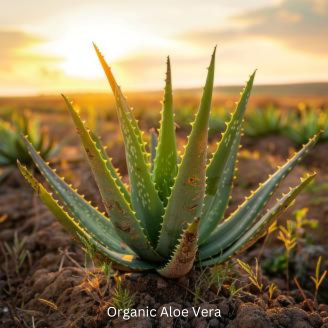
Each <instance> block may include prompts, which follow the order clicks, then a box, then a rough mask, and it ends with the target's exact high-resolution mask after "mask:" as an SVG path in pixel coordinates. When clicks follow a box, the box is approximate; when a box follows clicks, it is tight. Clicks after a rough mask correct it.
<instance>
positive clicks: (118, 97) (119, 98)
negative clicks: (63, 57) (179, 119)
mask: <svg viewBox="0 0 328 328" xmlns="http://www.w3.org/2000/svg"><path fill="white" fill-rule="evenodd" d="M93 46H94V48H95V50H96V54H97V57H98V59H99V62H100V64H101V66H102V68H103V70H104V72H105V74H106V77H107V80H108V83H109V85H110V87H111V89H112V92H113V94H114V97H115V101H116V105H117V108H118V109H119V110H123V111H124V112H125V113H126V116H127V117H128V119H129V122H130V124H131V126H132V129H133V131H134V134H135V136H136V138H137V139H138V142H139V144H140V145H141V147H142V151H143V155H144V157H145V162H146V163H147V162H148V158H149V154H148V153H147V152H146V144H145V142H144V141H143V137H142V132H141V130H140V129H139V126H138V122H137V120H136V119H135V117H134V115H133V113H132V110H131V108H130V106H129V104H128V102H127V100H126V98H125V97H124V95H123V93H122V90H121V88H120V87H119V85H118V84H117V82H116V80H115V77H114V75H113V73H112V70H111V68H110V67H109V66H108V64H107V63H106V61H105V58H104V56H103V55H102V54H101V52H100V51H99V49H98V47H97V46H96V45H95V44H93Z"/></svg>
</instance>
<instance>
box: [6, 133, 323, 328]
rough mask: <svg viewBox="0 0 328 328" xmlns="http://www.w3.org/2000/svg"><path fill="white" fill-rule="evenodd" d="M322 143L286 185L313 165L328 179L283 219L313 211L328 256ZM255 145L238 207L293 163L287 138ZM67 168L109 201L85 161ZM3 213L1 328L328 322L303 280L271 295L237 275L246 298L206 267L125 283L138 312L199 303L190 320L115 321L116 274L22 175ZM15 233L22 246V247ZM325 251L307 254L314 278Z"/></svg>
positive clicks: (237, 194) (254, 251) (238, 186)
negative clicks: (92, 255)
mask: <svg viewBox="0 0 328 328" xmlns="http://www.w3.org/2000/svg"><path fill="white" fill-rule="evenodd" d="M270 145H271V146H270ZM319 146H320V147H322V148H318V149H317V151H316V152H312V154H310V158H313V160H308V161H307V162H306V164H307V165H306V166H299V167H298V168H297V169H296V170H294V171H293V173H292V174H291V175H290V176H289V177H288V178H287V179H286V180H285V181H284V183H283V185H282V188H281V190H286V187H287V186H289V185H295V184H296V183H298V181H299V177H300V176H302V174H303V173H304V172H305V171H307V170H312V169H314V168H315V169H316V170H317V173H318V179H317V181H318V182H317V183H316V184H315V186H314V187H312V188H311V189H309V190H306V191H305V192H304V193H303V194H302V195H300V197H299V199H298V201H297V202H296V204H295V205H294V207H293V209H292V210H288V211H287V213H286V214H284V215H283V217H282V219H281V220H283V219H285V218H288V217H291V213H292V211H293V210H294V209H295V208H303V207H309V214H308V215H309V217H311V218H316V219H317V220H318V221H319V222H320V229H316V230H314V231H311V233H313V238H314V240H315V244H316V245H318V246H320V247H321V251H322V254H323V255H325V258H327V254H328V252H327V247H328V242H327V237H326V231H327V229H328V215H327V214H328V205H327V204H328V193H327V190H326V189H325V188H326V187H325V186H326V185H327V183H328V177H327V169H326V167H327V164H328V160H327V157H325V156H322V153H323V152H324V150H325V149H326V148H325V147H327V144H322V145H319ZM117 147H119V146H117ZM245 147H246V148H245V150H244V151H242V152H241V155H240V157H239V164H238V167H239V172H238V180H237V181H236V183H235V191H234V193H233V199H232V201H231V208H230V210H229V211H231V210H232V209H233V208H235V207H236V205H237V204H238V203H240V202H241V201H242V200H243V199H244V197H245V196H247V194H248V193H249V191H250V189H254V188H256V187H257V184H258V183H259V182H261V181H263V180H264V179H265V178H266V177H267V175H268V174H270V173H271V172H272V171H273V170H274V168H275V166H276V165H278V164H281V163H283V159H286V157H287V156H288V154H289V153H290V148H291V147H290V145H288V144H287V143H285V142H284V141H282V140H281V139H280V138H276V139H275V138H270V139H269V140H268V139H267V140H261V141H260V142H259V143H254V144H252V143H251V142H248V143H246V146H245ZM115 149H116V148H115ZM115 149H114V151H115V152H117V153H119V152H120V151H119V148H118V149H117V150H115ZM319 149H320V150H319ZM279 150H280V151H279ZM319 153H320V154H319ZM78 154H79V153H78ZM311 156H312V157H311ZM123 161H124V158H122V156H121V157H118V160H117V161H116V165H118V166H119V167H120V168H121V170H122V171H123V172H125V171H124V170H125V164H124V162H123ZM57 166H58V170H59V172H60V173H63V174H65V176H66V177H67V178H68V179H69V180H71V181H73V182H74V185H76V186H77V187H78V189H79V191H80V192H81V193H84V194H86V195H87V197H88V198H89V199H91V200H92V201H93V202H94V203H98V204H99V202H100V199H99V195H98V193H97V191H96V187H95V185H94V184H93V183H90V180H91V179H90V177H91V176H90V171H89V170H88V169H87V168H86V167H85V165H84V164H81V163H80V162H79V161H77V162H74V163H72V162H71V160H70V159H68V160H65V161H64V162H61V163H58V164H57ZM0 209H1V213H0V214H1V215H2V214H5V215H6V216H5V217H2V219H1V223H0V241H1V242H0V244H1V248H0V269H1V271H0V327H4V328H9V327H10V328H11V327H88V328H91V327H198V328H200V327H204V328H205V327H213V328H214V327H230V328H231V327H243V328H244V327H246V328H247V327H252V328H254V327H318V328H319V327H322V328H324V327H328V306H327V305H324V304H320V305H319V304H317V303H316V302H314V301H313V295H312V294H311V292H309V291H307V290H306V289H304V291H303V293H305V296H306V300H304V297H303V296H302V294H301V292H300V291H299V290H298V289H297V288H296V286H295V285H294V284H293V283H291V292H288V291H287V287H286V283H285V282H284V280H283V278H284V277H283V276H282V277H270V278H269V279H268V278H266V277H264V278H263V283H264V285H265V288H266V287H267V286H268V284H269V283H270V282H271V281H275V282H276V284H277V285H278V287H279V289H278V291H277V292H275V293H274V296H273V298H272V299H271V300H269V298H268V294H267V292H266V291H265V292H263V293H258V292H257V291H256V290H255V289H254V288H253V287H250V286H248V282H247V278H246V277H245V276H244V275H242V274H241V273H240V272H239V271H238V270H237V273H235V274H237V276H238V277H239V278H238V286H244V289H243V291H242V292H240V293H239V294H237V295H232V294H231V288H230V286H231V280H229V279H228V280H227V281H226V282H225V284H224V286H222V287H221V288H220V289H219V290H218V288H217V285H216V284H209V283H208V282H207V278H205V279H204V278H203V276H202V272H201V271H193V272H191V273H190V274H189V275H188V276H187V277H185V278H183V279H181V280H179V281H174V280H164V279H163V278H160V277H159V276H157V275H156V274H154V273H147V274H141V273H133V274H128V275H123V274H122V277H123V278H124V279H123V280H124V282H123V284H124V286H125V288H126V289H127V290H129V291H130V293H131V294H132V295H133V302H134V306H133V307H134V308H145V307H147V306H148V307H149V308H155V309H157V310H158V311H157V312H160V311H161V309H162V308H163V307H169V306H171V307H172V308H178V309H184V308H186V309H189V312H190V313H189V312H188V313H189V314H188V317H187V318H182V317H180V318H176V319H172V318H165V317H162V318H159V317H157V318H139V319H138V320H135V319H131V320H129V321H125V320H122V319H120V318H114V319H110V318H109V317H108V316H107V314H106V311H107V308H108V307H109V306H111V302H112V295H113V290H114V288H115V281H116V280H115V279H114V277H113V276H112V277H111V278H108V277H106V276H105V275H104V273H103V272H102V271H101V270H100V269H99V268H97V267H93V266H92V265H90V264H89V265H88V266H87V268H86V267H85V265H84V264H85V255H84V252H83V250H82V249H81V246H80V245H78V244H77V243H76V242H75V241H74V240H72V238H71V237H70V236H69V235H68V234H67V233H66V232H65V231H63V229H62V228H61V226H60V225H59V223H57V221H56V220H55V219H54V218H53V217H52V215H51V214H50V213H49V212H48V211H47V209H46V208H45V207H44V206H43V205H42V204H41V203H40V202H39V200H38V199H37V197H36V196H35V195H34V194H33V192H32V191H31V189H30V188H29V187H28V186H27V185H26V183H25V182H24V181H22V179H21V178H20V176H19V175H18V174H16V175H14V176H11V177H10V179H8V180H7V181H6V182H5V183H4V184H2V185H1V186H0ZM15 235H16V236H17V239H16V247H14V246H13V245H14V239H15ZM22 241H23V242H22ZM5 243H7V245H8V246H9V248H10V249H11V251H12V254H14V255H12V256H8V255H6V256H5V254H8V249H6V248H5V247H6V246H5ZM20 245H23V246H21V247H20ZM276 246H278V245H277V242H273V243H272V244H270V247H276ZM261 247H262V242H259V243H257V244H256V245H255V246H253V247H252V248H251V249H250V250H249V251H248V252H246V253H245V254H244V256H243V258H244V259H245V260H248V259H249V260H250V259H252V258H254V257H255V256H257V255H258V253H259V250H260V249H261ZM270 247H267V248H266V249H265V252H264V255H263V256H264V258H265V257H269V256H270V252H272V250H271V249H270ZM24 252H25V259H24V260H23V261H22V263H21V264H20V263H19V260H20V259H19V256H15V254H16V255H17V254H19V255H21V254H22V253H24ZM304 253H306V252H305V251H304ZM318 254H319V253H318V252H317V253H316V254H315V256H312V257H311V255H310V257H308V258H307V259H305V260H304V261H305V262H304V266H308V267H309V270H312V271H311V272H310V271H309V272H308V275H310V273H311V274H313V268H314V267H315V262H316V259H317V256H318ZM271 256H272V255H271ZM310 268H311V269H310ZM117 274H118V273H116V275H117ZM204 280H205V281H204ZM308 280H309V279H308ZM200 282H201V284H200ZM245 286H247V287H245ZM302 286H307V285H306V282H304V284H303V281H302ZM198 287H199V288H200V290H198ZM312 287H313V286H312ZM265 288H264V289H265ZM324 289H325V290H327V287H324ZM309 290H310V291H313V288H311V286H309ZM198 292H199V295H198ZM195 294H196V296H197V295H198V297H196V296H195ZM326 297H327V295H323V296H322V297H321V301H323V302H324V303H328V298H326ZM192 306H200V307H201V308H202V309H215V308H219V309H220V310H221V317H219V318H215V317H211V318H201V317H198V318H195V317H194V316H193V315H192V311H191V307H192Z"/></svg>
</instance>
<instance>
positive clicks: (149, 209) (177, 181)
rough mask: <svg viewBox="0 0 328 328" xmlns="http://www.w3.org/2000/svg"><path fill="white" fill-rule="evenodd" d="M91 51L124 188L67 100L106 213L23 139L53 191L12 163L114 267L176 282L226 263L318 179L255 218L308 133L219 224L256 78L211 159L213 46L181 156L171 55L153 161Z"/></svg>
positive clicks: (305, 181) (307, 180)
mask: <svg viewBox="0 0 328 328" xmlns="http://www.w3.org/2000/svg"><path fill="white" fill-rule="evenodd" d="M95 49H96V52H97V55H98V58H99V60H100V63H101V65H102V67H103V69H104V71H105V74H106V76H107V79H108V81H109V84H110V86H111V89H112V91H113V93H114V96H115V99H116V105H117V114H118V118H119V122H120V127H121V130H122V134H123V137H124V143H125V153H126V159H127V167H128V174H129V180H130V187H128V186H126V185H125V184H124V183H123V182H122V179H121V177H120V175H119V173H118V171H117V169H116V168H114V166H113V165H112V161H111V159H110V158H109V157H108V155H107V153H106V151H105V148H103V146H102V145H101V142H100V139H99V138H98V137H97V136H95V134H94V133H93V132H92V131H90V130H89V129H88V128H86V126H85V125H84V123H83V122H82V120H81V119H80V117H79V114H78V113H77V111H76V110H75V108H74V106H73V104H72V103H71V102H70V101H69V100H68V99H67V98H66V97H64V100H65V101H66V104H67V106H68V110H69V112H70V114H71V116H72V119H73V121H74V123H75V125H76V128H77V131H78V133H79V135H80V137H81V140H82V143H83V145H84V148H85V152H86V155H87V158H88V161H89V164H90V166H91V169H92V171H93V174H94V178H95V180H96V183H97V185H98V188H99V191H100V193H101V196H102V199H103V203H104V206H105V208H106V211H107V215H106V214H105V213H101V212H100V211H98V210H97V208H95V207H93V206H92V205H91V204H90V203H89V202H88V201H86V200H85V199H84V198H83V197H82V196H80V195H79V194H78V193H77V191H76V190H74V189H72V187H71V186H70V185H69V184H67V183H66V182H65V181H64V180H63V179H62V178H60V177H59V176H57V175H56V174H55V172H54V170H52V169H51V168H50V166H49V165H48V164H47V163H45V162H44V161H43V160H42V158H41V157H40V156H39V154H38V153H37V151H35V149H34V148H33V146H32V145H31V144H30V142H29V141H28V140H27V139H26V140H25V142H26V146H27V147H28V149H29V152H30V155H31V156H32V158H33V159H34V162H35V164H36V165H37V167H38V168H39V170H40V171H41V172H42V174H43V175H44V177H45V179H46V181H47V183H48V185H49V186H50V188H51V189H52V191H53V192H54V194H52V193H50V192H49V191H48V190H47V189H46V188H45V187H44V186H43V185H42V184H41V183H39V182H38V181H37V180H36V179H35V178H34V177H33V176H32V174H31V173H30V172H29V171H28V170H27V169H26V168H25V167H24V166H23V165H21V164H19V167H20V170H21V172H22V174H23V175H24V177H25V178H26V179H27V181H28V182H29V183H30V184H31V185H32V187H33V188H34V189H35V190H36V191H37V193H38V194H39V196H40V197H41V199H42V201H43V202H44V203H45V204H46V205H47V206H48V207H49V209H50V210H51V211H52V212H53V213H54V215H55V216H56V217H57V218H58V220H59V221H60V222H61V223H62V224H63V225H64V226H65V227H66V228H67V229H68V230H69V231H70V232H72V233H73V234H74V235H75V236H76V237H77V238H79V239H81V240H82V241H84V242H85V241H86V240H87V241H88V243H90V245H92V247H93V249H95V250H97V251H98V252H99V253H100V254H102V255H103V256H105V257H107V258H108V259H109V260H111V261H112V262H114V263H116V264H117V265H119V266H120V267H124V268H127V269H129V270H156V271H157V272H159V273H160V274H161V275H163V276H165V277H168V278H177V277H181V276H183V275H185V274H187V273H188V272H189V271H190V270H191V268H192V267H193V265H197V266H207V265H212V264H215V263H220V262H223V261H225V260H227V259H228V258H230V257H231V256H233V255H236V254H237V253H238V252H241V251H242V250H244V249H246V248H247V247H248V246H250V245H251V244H252V243H253V242H255V241H256V240H257V239H258V238H259V237H261V236H263V234H265V231H266V229H267V227H268V226H269V225H270V224H271V223H272V221H273V220H275V218H276V217H277V215H279V214H280V213H281V212H282V211H283V210H285V209H286V208H287V207H288V206H289V205H290V204H291V202H292V201H293V200H294V199H295V197H296V196H297V194H298V193H299V192H300V191H301V190H302V189H304V187H305V186H306V185H308V184H309V183H310V181H311V180H313V178H314V175H315V174H311V175H307V176H306V177H304V178H303V179H302V180H301V182H300V184H299V185H297V186H296V187H294V188H291V189H290V190H289V191H288V192H287V193H286V194H284V195H283V196H282V197H281V198H280V199H279V200H277V202H276V203H275V204H274V205H273V206H272V207H271V208H269V209H268V211H267V212H266V213H264V214H262V212H263V209H264V207H265V205H266V204H267V202H268V200H269V198H270V196H271V195H272V194H273V192H274V191H275V189H276V188H277V186H278V184H279V182H280V181H281V180H282V179H283V178H284V177H285V176H286V175H287V174H288V173H289V172H290V171H291V170H292V168H293V167H294V166H295V165H296V164H297V163H298V162H299V161H300V159H301V158H302V157H303V156H304V155H305V154H306V153H307V152H308V151H309V150H310V148H311V147H312V146H313V145H314V144H315V142H316V141H317V139H318V136H315V137H313V138H312V139H311V140H310V141H309V142H308V143H307V144H306V145H305V146H304V147H303V148H302V149H301V150H300V151H299V152H298V153H296V154H295V155H294V157H292V158H291V159H290V160H289V161H287V163H286V164H285V165H283V166H282V167H280V168H279V170H278V171H277V172H276V173H274V174H273V175H271V176H270V177H269V178H268V180H267V181H266V182H265V183H263V184H260V186H259V187H258V189H256V190H255V191H253V192H251V194H250V196H249V197H247V198H246V199H245V201H244V202H243V203H242V204H241V205H240V206H239V208H238V209H237V210H236V211H234V212H233V213H232V214H231V215H230V216H228V218H226V219H224V218H225V216H224V215H225V211H226V208H227V205H228V202H229V198H230V193H231V188H232V181H233V179H234V175H235V165H236V158H237V153H238V149H239V142H240V138H241V134H242V124H243V116H244V112H245V109H246V105H247V101H248V98H249V96H250V92H251V88H252V85H253V80H254V76H255V72H254V74H252V75H251V76H250V78H249V81H248V82H247V84H246V87H245V89H244V90H243V92H242V93H241V97H240V101H239V103H238V104H237V106H236V109H235V111H234V113H233V114H232V116H231V119H230V121H229V123H228V124H227V127H226V130H225V132H224V134H223V135H222V138H221V141H220V142H219V143H218V144H217V149H216V151H215V152H214V154H212V156H211V157H210V158H211V159H210V160H209V161H208V155H207V142H208V122H209V117H210V109H211V100H212V92H213V83H214V67H215V50H214V52H213V55H212V57H211V62H210V65H209V68H208V75H207V79H206V83H205V87H204V90H203V96H202V99H201V103H200V106H199V110H198V112H197V115H196V117H195V120H194V123H193V124H192V131H191V134H190V136H189V138H188V144H187V146H186V148H185V151H184V154H183V156H182V158H181V159H180V158H179V155H178V152H177V147H176V139H175V131H174V129H175V128H174V126H175V125H174V114H173V99H172V86H171V67H170V61H169V59H168V60H167V73H166V85H165V91H164V102H163V109H162V119H161V126H160V131H159V140H158V143H157V142H154V140H153V142H152V145H156V144H157V146H156V149H155V150H154V149H152V151H151V153H152V156H150V154H149V153H148V151H146V144H145V143H144V142H143V135H142V132H141V131H140V130H139V128H138V122H137V121H136V119H135V118H134V116H133V113H132V111H131V109H130V107H129V105H128V103H127V101H126V99H125V97H124V96H123V93H122V91H121V89H120V87H119V86H118V84H117V82H116V80H115V78H114V76H113V73H112V71H111V69H110V67H109V66H108V65H107V63H106V62H105V60H104V58H103V56H102V55H101V53H100V52H99V50H98V48H97V47H96V46H95ZM153 139H154V138H153ZM152 160H153V162H151V161H152ZM58 201H60V203H59V202H58Z"/></svg>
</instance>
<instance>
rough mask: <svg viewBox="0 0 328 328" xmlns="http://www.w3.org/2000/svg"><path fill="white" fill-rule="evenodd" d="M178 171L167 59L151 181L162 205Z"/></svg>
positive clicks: (169, 68) (169, 71)
mask: <svg viewBox="0 0 328 328" xmlns="http://www.w3.org/2000/svg"><path fill="white" fill-rule="evenodd" d="M177 171H178V157H177V145H176V140H175V127H174V115H173V97H172V81H171V65H170V58H169V57H168V58H167V70H166V80H165V92H164V103H163V109H162V120H161V124H160V131H159V143H158V147H157V150H156V157H155V162H154V171H153V180H154V182H155V185H156V188H157V190H158V194H159V196H160V198H161V200H162V201H163V202H164V205H166V203H167V198H168V197H169V195H170V193H171V187H172V185H173V183H174V178H175V176H176V174H177Z"/></svg>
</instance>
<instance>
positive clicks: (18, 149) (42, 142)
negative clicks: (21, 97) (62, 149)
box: [0, 113, 55, 180]
mask: <svg viewBox="0 0 328 328" xmlns="http://www.w3.org/2000/svg"><path fill="white" fill-rule="evenodd" d="M24 135H25V136H27V138H28V139H29V140H30V142H31V144H32V145H33V147H34V148H35V149H36V150H37V151H38V152H39V153H40V156H41V157H42V158H45V159H47V158H49V157H50V156H51V155H53V154H54V152H55V147H54V145H53V142H52V140H50V139H48V136H47V134H46V133H45V132H44V131H42V129H41V126H40V122H39V121H38V120H36V119H32V118H31V116H30V115H28V114H24V113H22V114H21V115H19V114H18V113H14V114H13V115H12V118H11V121H10V122H9V121H5V120H0V168H1V169H2V175H1V180H3V179H4V178H5V177H6V176H8V174H10V173H11V172H12V171H13V170H14V169H16V168H17V166H16V162H17V160H19V161H20V162H21V163H22V164H24V165H27V166H31V165H32V163H33V160H32V158H31V156H30V155H29V153H28V150H27V147H26V145H25V143H24V140H23V138H22V136H24Z"/></svg>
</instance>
